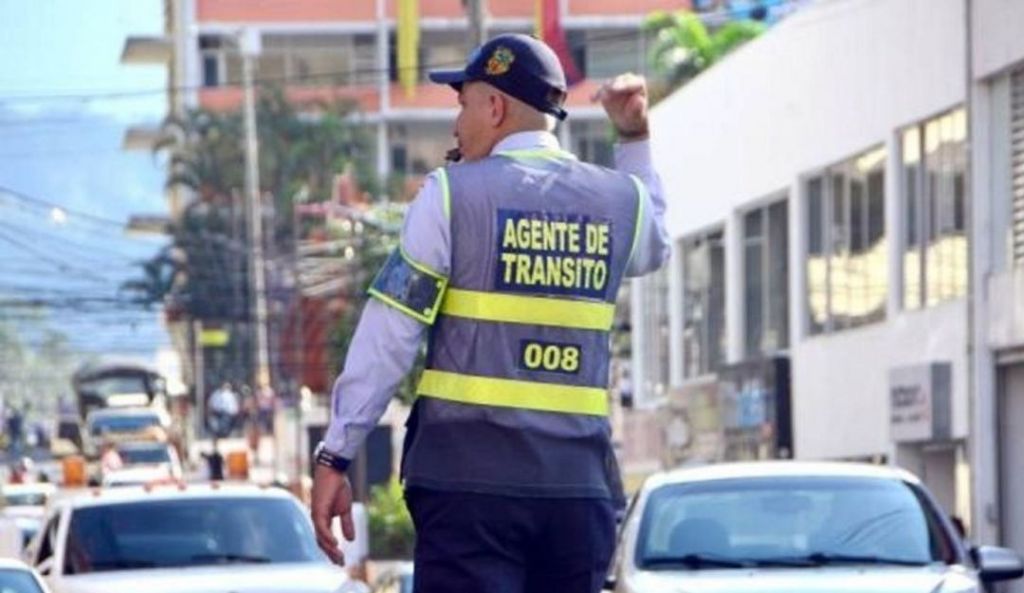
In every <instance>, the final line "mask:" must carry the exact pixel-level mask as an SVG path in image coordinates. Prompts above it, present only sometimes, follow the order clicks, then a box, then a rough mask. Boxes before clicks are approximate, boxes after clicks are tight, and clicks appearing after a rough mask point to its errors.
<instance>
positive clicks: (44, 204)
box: [0, 185, 127, 230]
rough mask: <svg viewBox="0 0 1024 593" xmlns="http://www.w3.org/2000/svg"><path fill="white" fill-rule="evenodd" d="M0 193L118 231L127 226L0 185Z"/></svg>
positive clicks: (121, 221)
mask: <svg viewBox="0 0 1024 593" xmlns="http://www.w3.org/2000/svg"><path fill="white" fill-rule="evenodd" d="M0 192H3V193H5V194H7V195H9V196H11V197H13V198H16V199H18V200H21V201H22V202H25V203H28V204H33V205H35V206H41V207H46V208H49V209H53V208H56V209H58V210H62V211H64V212H66V213H68V214H74V215H75V216H80V217H82V218H84V219H87V220H90V221H92V222H95V223H98V224H105V225H108V226H116V227H118V228H119V229H122V230H123V229H124V228H125V227H126V226H127V223H126V222H125V221H123V220H114V219H113V218H107V217H105V216H99V215H96V214H91V213H89V212H82V211H81V210H74V209H71V208H67V207H65V206H62V205H61V204H58V203H56V202H51V201H49V200H44V199H42V198H36V197H33V196H30V195H28V194H26V193H24V192H20V191H18V190H16V189H12V188H10V187H7V186H4V185H0Z"/></svg>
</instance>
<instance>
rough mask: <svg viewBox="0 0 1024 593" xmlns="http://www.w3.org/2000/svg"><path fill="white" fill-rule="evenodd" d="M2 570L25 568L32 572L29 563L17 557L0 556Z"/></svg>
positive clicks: (0, 568)
mask: <svg viewBox="0 0 1024 593" xmlns="http://www.w3.org/2000/svg"><path fill="white" fill-rule="evenodd" d="M0 570H25V571H28V572H32V569H31V568H30V567H29V565H28V564H25V563H24V562H22V561H21V560H18V559H16V558H0Z"/></svg>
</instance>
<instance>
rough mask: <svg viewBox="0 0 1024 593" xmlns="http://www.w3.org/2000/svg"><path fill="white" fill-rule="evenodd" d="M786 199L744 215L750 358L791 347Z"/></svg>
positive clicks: (746, 345) (746, 326) (745, 301)
mask: <svg viewBox="0 0 1024 593" xmlns="http://www.w3.org/2000/svg"><path fill="white" fill-rule="evenodd" d="M788 208H789V207H788V204H787V203H786V200H782V201H779V202H776V203H774V204H772V205H770V206H766V207H764V208H758V209H757V210H753V211H750V212H747V213H746V214H744V215H743V317H744V319H743V322H744V323H743V329H744V332H743V335H744V349H745V351H746V356H747V357H748V358H754V357H757V356H761V355H765V354H770V353H772V352H775V351H778V350H782V349H784V348H788V347H789V209H788Z"/></svg>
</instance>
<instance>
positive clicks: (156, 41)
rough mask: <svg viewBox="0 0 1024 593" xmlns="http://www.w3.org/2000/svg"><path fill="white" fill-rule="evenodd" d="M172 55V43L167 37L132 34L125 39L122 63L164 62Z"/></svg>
mask: <svg viewBox="0 0 1024 593" xmlns="http://www.w3.org/2000/svg"><path fill="white" fill-rule="evenodd" d="M173 55H174V44H173V43H171V40H170V39H169V38H167V37H143V36H137V35H133V36H131V37H128V38H127V39H125V42H124V49H123V50H121V63H122V64H166V63H168V62H170V61H171V57H172V56H173Z"/></svg>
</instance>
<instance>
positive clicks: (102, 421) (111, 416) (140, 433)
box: [82, 408, 171, 458]
mask: <svg viewBox="0 0 1024 593" xmlns="http://www.w3.org/2000/svg"><path fill="white" fill-rule="evenodd" d="M170 426H171V419H170V417H169V416H168V415H167V412H164V411H163V410H160V409H158V408H104V409H100V410H93V411H91V412H89V415H88V416H86V418H85V427H86V431H85V432H86V434H85V435H84V438H83V442H82V445H83V451H82V452H83V453H84V454H85V455H86V456H87V457H90V458H92V457H96V456H97V455H99V449H100V445H102V443H103V441H104V440H105V439H110V440H113V441H115V442H122V441H126V440H153V437H152V436H151V435H152V431H156V433H158V434H162V435H163V436H164V437H166V434H167V430H168V429H169V428H170Z"/></svg>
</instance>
